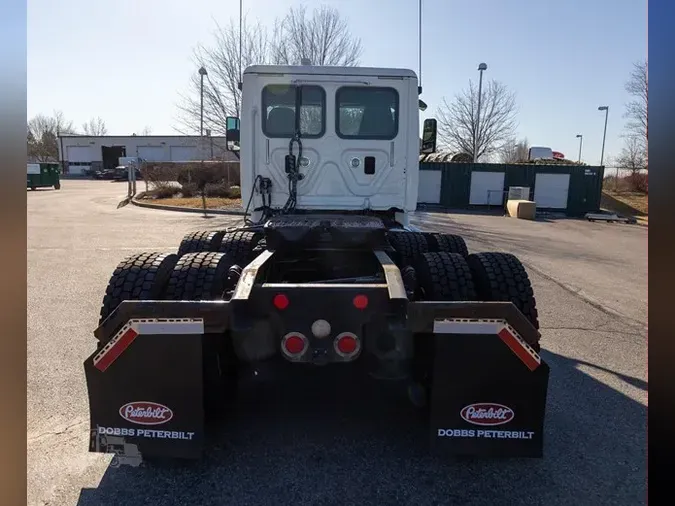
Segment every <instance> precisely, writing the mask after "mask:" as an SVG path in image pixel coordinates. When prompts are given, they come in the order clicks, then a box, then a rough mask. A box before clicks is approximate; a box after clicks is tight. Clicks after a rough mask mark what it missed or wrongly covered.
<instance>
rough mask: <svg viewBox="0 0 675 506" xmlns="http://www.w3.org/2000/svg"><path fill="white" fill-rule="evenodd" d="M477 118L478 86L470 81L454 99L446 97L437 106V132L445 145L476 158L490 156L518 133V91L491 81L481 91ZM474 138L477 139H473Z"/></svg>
mask: <svg viewBox="0 0 675 506" xmlns="http://www.w3.org/2000/svg"><path fill="white" fill-rule="evenodd" d="M481 95H482V96H481V109H480V118H478V87H477V86H476V85H475V84H474V83H473V81H469V88H468V89H465V90H464V91H462V92H461V93H459V94H457V95H456V96H455V98H454V101H453V102H452V103H448V102H447V101H446V99H445V98H444V99H443V101H442V104H441V106H440V108H439V110H438V133H439V140H440V142H441V144H442V145H444V146H446V147H447V148H450V149H451V150H453V151H458V152H463V153H468V154H469V155H471V157H472V158H473V154H474V144H475V146H476V155H477V156H476V159H480V158H481V157H485V158H489V157H491V156H492V155H493V154H495V153H496V152H498V151H499V150H500V149H502V148H503V147H504V145H506V144H508V143H509V141H511V140H512V139H513V138H514V137H515V131H516V127H517V123H516V113H517V109H516V98H515V94H514V93H512V92H510V91H509V90H508V88H507V87H506V86H505V85H504V84H502V83H500V82H498V81H494V80H493V81H489V82H487V83H486V84H485V85H484V86H483V89H482V93H481ZM474 141H475V143H474Z"/></svg>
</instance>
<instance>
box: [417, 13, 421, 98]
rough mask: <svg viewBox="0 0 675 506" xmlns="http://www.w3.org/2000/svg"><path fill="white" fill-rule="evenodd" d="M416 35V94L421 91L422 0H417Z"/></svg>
mask: <svg viewBox="0 0 675 506" xmlns="http://www.w3.org/2000/svg"><path fill="white" fill-rule="evenodd" d="M417 36H418V42H417V50H418V51H419V55H418V57H419V61H418V63H419V76H418V77H419V83H418V86H417V94H418V95H420V94H421V93H422V0H419V16H418V19H417Z"/></svg>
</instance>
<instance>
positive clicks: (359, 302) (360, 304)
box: [352, 295, 368, 309]
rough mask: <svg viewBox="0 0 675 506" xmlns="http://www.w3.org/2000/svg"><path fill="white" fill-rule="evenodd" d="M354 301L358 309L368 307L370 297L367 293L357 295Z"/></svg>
mask: <svg viewBox="0 0 675 506" xmlns="http://www.w3.org/2000/svg"><path fill="white" fill-rule="evenodd" d="M352 302H353V304H354V307H355V308H356V309H366V308H367V307H368V297H366V296H365V295H357V296H356V297H354V300H353V301H352Z"/></svg>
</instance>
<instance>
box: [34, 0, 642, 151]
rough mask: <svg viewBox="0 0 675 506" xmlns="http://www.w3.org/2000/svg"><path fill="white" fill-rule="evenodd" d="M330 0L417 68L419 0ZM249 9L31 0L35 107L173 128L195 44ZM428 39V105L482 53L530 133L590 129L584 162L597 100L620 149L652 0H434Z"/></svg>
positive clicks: (389, 55) (268, 7)
mask: <svg viewBox="0 0 675 506" xmlns="http://www.w3.org/2000/svg"><path fill="white" fill-rule="evenodd" d="M299 3H301V2H297V1H291V0H244V12H245V13H247V14H248V15H249V18H258V19H259V20H260V21H261V22H263V23H265V24H270V25H271V23H272V22H273V20H274V18H275V17H276V16H281V15H283V14H284V13H285V12H286V11H287V9H288V7H289V6H291V5H297V4H299ZM319 3H320V2H318V1H317V2H306V5H308V6H311V5H312V4H317V5H318V4H319ZM321 3H324V4H327V5H332V6H334V7H337V8H338V9H339V10H340V13H341V14H342V15H343V16H344V17H345V18H347V20H348V22H349V24H350V27H351V29H352V31H353V34H354V35H356V36H358V37H360V38H361V40H362V43H363V47H364V52H363V56H362V62H361V63H362V65H366V66H380V67H406V68H411V69H413V70H415V71H417V69H418V61H417V11H418V2H417V0H397V1H395V2H394V1H391V0H390V1H386V0H325V1H323V2H321ZM394 6H396V7H394ZM238 11H239V1H238V0H190V1H187V0H96V1H91V0H61V1H59V2H54V1H52V0H30V1H29V2H28V117H29V118H30V117H31V116H33V115H35V114H38V113H45V114H50V113H52V112H53V111H54V110H62V111H63V112H64V113H65V115H66V116H67V117H68V118H69V119H72V120H73V121H74V122H75V124H76V125H77V126H78V127H79V126H80V125H81V124H82V123H83V122H85V121H87V120H88V119H89V118H91V117H92V116H100V117H101V118H103V119H104V120H105V122H106V124H107V126H108V130H109V132H110V133H111V134H121V135H122V134H130V133H132V132H134V131H136V132H138V131H140V130H141V129H142V128H143V127H144V126H149V127H151V128H152V132H153V134H175V133H176V132H175V131H174V129H173V126H174V125H175V124H176V123H175V120H174V118H175V117H176V115H177V110H176V103H177V102H178V92H180V91H185V90H187V87H188V80H189V77H190V74H191V73H193V72H196V69H195V68H194V65H193V64H192V60H191V56H192V50H193V48H194V47H195V46H196V45H197V44H199V43H209V41H211V40H212V33H213V30H214V28H215V24H214V19H215V20H218V22H219V23H221V24H225V23H227V21H228V19H229V18H230V17H234V18H235V19H238ZM378 20H379V21H378ZM423 50H424V58H423V66H422V84H423V86H424V93H423V99H424V100H425V101H426V102H427V104H429V109H428V110H427V113H426V116H431V115H433V113H434V111H435V110H436V108H437V106H438V104H439V103H440V100H441V98H442V97H444V96H445V97H447V98H451V97H452V96H453V95H454V94H455V93H456V92H458V91H459V90H461V89H462V88H464V87H466V85H467V84H468V80H469V79H476V78H477V74H478V72H477V71H476V68H477V66H478V63H480V62H482V61H484V62H486V63H487V64H488V67H489V68H488V70H487V72H486V74H485V77H486V78H494V79H497V80H499V81H502V82H504V83H505V84H507V85H508V86H509V87H510V88H511V89H512V90H513V91H515V92H516V93H517V100H518V105H519V115H518V121H519V129H518V130H519V136H520V137H527V139H528V140H529V141H530V143H531V144H533V145H543V146H551V147H552V148H553V149H556V150H559V151H562V152H563V153H565V155H566V156H567V157H568V158H572V159H576V156H577V151H578V139H576V138H575V135H576V134H577V133H581V134H583V135H584V152H583V158H584V161H586V162H587V163H599V161H600V148H601V143H602V129H603V122H604V113H602V112H599V111H598V110H597V107H598V106H599V105H609V106H610V112H609V126H608V130H607V145H606V148H605V156H606V157H607V156H608V155H615V154H618V153H619V151H620V149H621V144H622V140H621V138H620V135H621V132H622V128H623V124H624V119H623V118H622V114H623V110H624V104H625V103H626V102H627V101H628V100H629V97H628V96H627V94H626V93H625V92H624V89H623V86H624V82H625V80H626V79H627V77H628V74H629V72H630V70H631V65H632V63H633V62H634V61H637V60H640V59H643V58H645V56H646V54H647V2H646V1H639V0H590V1H589V0H565V1H558V2H555V1H553V0H551V1H547V0H508V1H506V0H463V1H457V0H423Z"/></svg>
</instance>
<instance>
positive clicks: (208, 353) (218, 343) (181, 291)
mask: <svg viewBox="0 0 675 506" xmlns="http://www.w3.org/2000/svg"><path fill="white" fill-rule="evenodd" d="M231 265H232V262H231V260H230V258H229V257H228V256H227V255H226V254H224V253H217V252H212V251H201V252H198V253H187V254H185V255H183V256H182V257H180V260H178V262H177V263H176V266H175V267H174V270H173V272H172V274H171V278H170V279H169V282H168V284H167V287H166V292H165V297H164V298H165V299H166V300H222V299H223V298H224V294H225V284H226V280H227V272H228V270H229V268H230V266H231ZM202 356H203V358H202V370H203V374H204V377H203V382H204V413H205V415H206V416H207V418H219V417H220V416H221V415H222V414H223V413H224V412H225V409H226V407H227V404H228V401H230V400H231V399H232V398H233V396H234V395H235V393H236V387H237V382H236V375H237V367H236V362H237V361H236V357H235V354H234V349H233V347H232V342H231V340H230V339H229V338H228V337H227V336H226V335H223V334H204V338H203V341H202Z"/></svg>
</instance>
